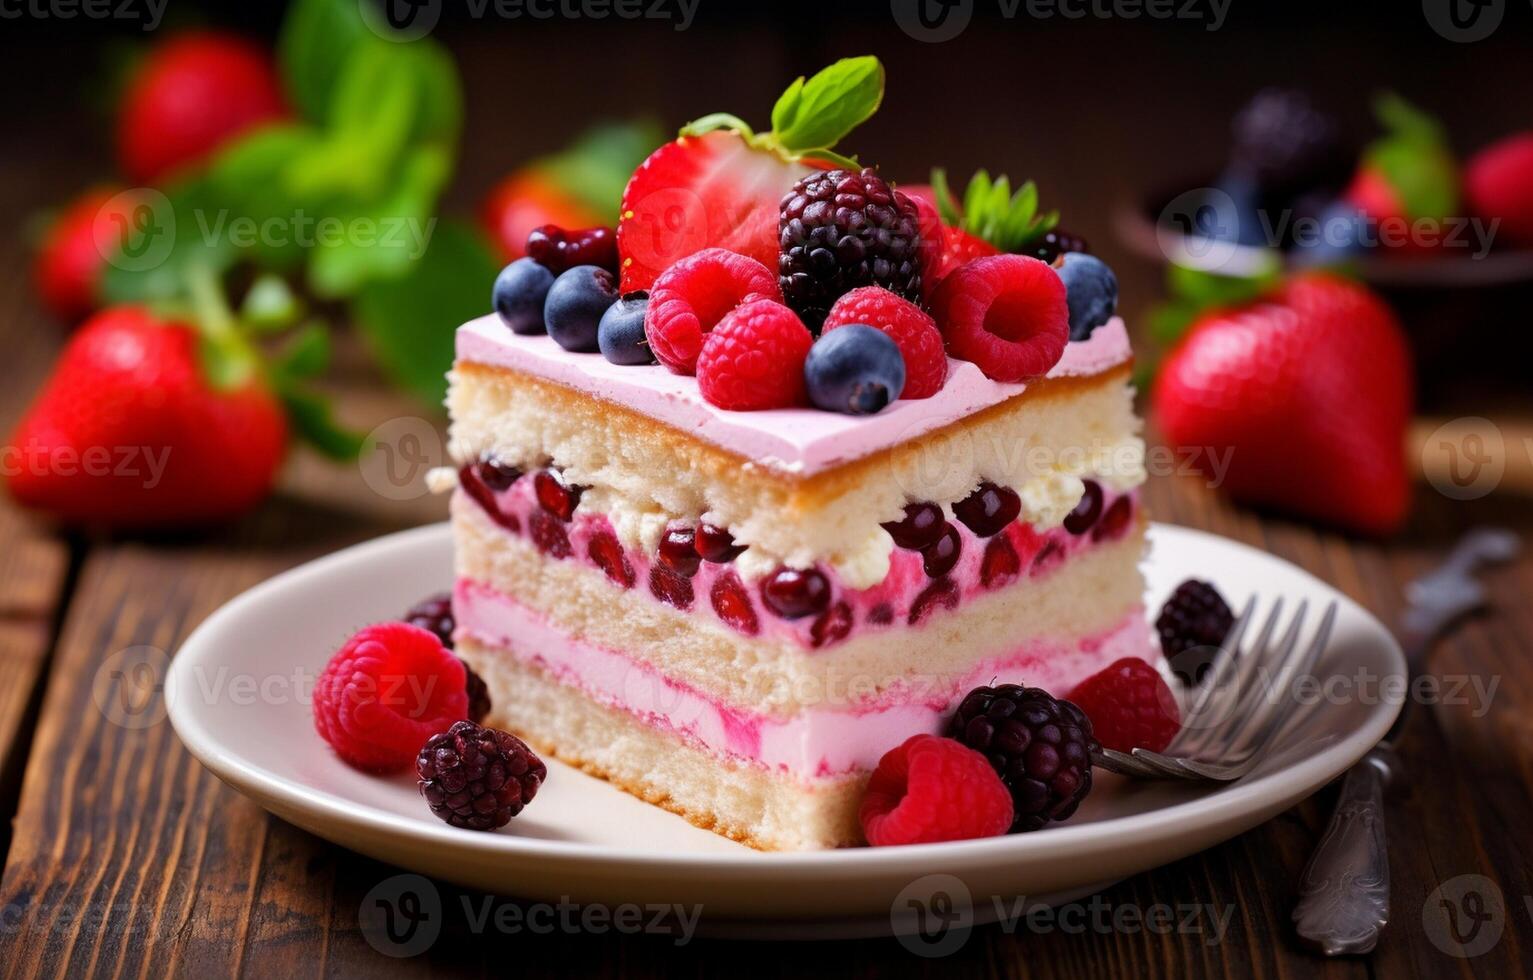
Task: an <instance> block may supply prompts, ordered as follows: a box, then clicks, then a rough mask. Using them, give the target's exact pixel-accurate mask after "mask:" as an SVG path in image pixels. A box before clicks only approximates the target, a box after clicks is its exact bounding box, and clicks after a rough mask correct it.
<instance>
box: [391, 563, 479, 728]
mask: <svg viewBox="0 0 1533 980" xmlns="http://www.w3.org/2000/svg"><path fill="white" fill-rule="evenodd" d="M404 621H405V622H406V623H409V624H410V625H411V626H419V627H420V628H421V629H423V630H425V631H426V632H428V633H430V634H431V635H432V636H435V637H436V638H437V639H439V640H441V641H442V646H444V647H446V648H447V649H449V650H451V649H452V633H453V630H454V629H455V628H456V627H457V620H456V619H455V618H454V617H453V614H452V594H451V593H449V592H439V593H437V594H436V595H434V596H431V597H430V598H427V599H422V600H421V601H420V602H417V603H416V604H415V605H413V606H411V607H410V611H409V612H407V613H405V616H404ZM463 675H464V679H465V682H466V690H467V693H468V717H469V720H470V721H483V720H484V719H485V717H486V716H487V715H489V713H490V689H489V687H488V686H487V685H486V684H485V683H484V678H482V677H480V676H479V675H478V674H476V673H474V668H472V667H470V666H469V665H468V663H467V662H466V661H465V662H464V663H463Z"/></svg>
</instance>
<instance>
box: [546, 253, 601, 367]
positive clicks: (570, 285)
mask: <svg viewBox="0 0 1533 980" xmlns="http://www.w3.org/2000/svg"><path fill="white" fill-rule="evenodd" d="M616 302H617V277H616V276H614V275H613V274H612V273H610V272H608V271H607V270H606V269H603V268H602V267H601V266H596V265H577V266H575V267H574V268H573V269H566V270H565V271H564V272H561V273H560V274H559V278H557V279H555V280H554V284H553V285H552V286H550V287H548V299H547V301H545V302H544V304H543V322H544V323H546V324H547V325H548V335H549V336H550V337H552V338H554V342H555V343H557V344H558V345H559V346H560V347H563V348H564V349H565V350H571V351H581V352H591V351H595V350H596V349H597V347H596V325H597V324H598V323H600V322H601V318H602V314H603V313H606V312H607V310H608V308H609V307H611V306H612V304H613V303H616Z"/></svg>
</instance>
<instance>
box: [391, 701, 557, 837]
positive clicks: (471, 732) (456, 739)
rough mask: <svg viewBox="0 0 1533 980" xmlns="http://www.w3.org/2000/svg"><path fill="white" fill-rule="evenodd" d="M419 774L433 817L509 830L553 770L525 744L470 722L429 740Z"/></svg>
mask: <svg viewBox="0 0 1533 980" xmlns="http://www.w3.org/2000/svg"><path fill="white" fill-rule="evenodd" d="M415 772H416V775H417V776H419V777H420V783H419V785H420V791H421V795H422V796H424V797H425V798H426V803H427V804H429V805H430V807H431V812H432V813H434V814H436V815H437V816H439V817H441V818H442V819H443V820H445V821H447V822H448V823H449V824H451V825H452V826H454V827H463V828H465V829H468V830H494V829H495V828H497V827H504V826H505V825H506V824H507V823H510V822H511V818H512V817H514V816H516V815H517V814H518V813H521V812H522V808H523V807H525V806H526V805H527V804H529V803H531V802H532V799H533V797H535V796H536V795H537V793H538V787H539V786H541V785H543V781H544V780H545V779H547V778H548V767H547V766H545V765H543V760H542V759H539V758H538V757H537V753H535V752H533V751H532V750H531V749H529V748H528V747H527V745H526V743H524V742H523V741H522V740H521V739H519V738H517V737H516V736H515V735H512V734H509V733H507V732H500V731H496V730H494V729H492V728H481V727H479V726H478V725H476V724H474V723H473V722H471V721H460V722H457V723H455V724H454V725H453V726H452V727H451V728H449V729H447V731H445V732H442V733H441V734H439V735H433V736H431V737H430V738H429V739H427V740H426V744H425V745H423V746H421V750H420V754H419V755H417V756H416V758H415Z"/></svg>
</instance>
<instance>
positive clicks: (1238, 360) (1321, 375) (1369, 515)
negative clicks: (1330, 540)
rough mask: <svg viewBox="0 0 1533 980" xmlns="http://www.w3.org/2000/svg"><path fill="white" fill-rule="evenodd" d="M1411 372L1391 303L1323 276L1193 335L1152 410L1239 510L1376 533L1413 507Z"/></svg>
mask: <svg viewBox="0 0 1533 980" xmlns="http://www.w3.org/2000/svg"><path fill="white" fill-rule="evenodd" d="M1411 402H1412V371H1411V363H1410V355H1409V352H1408V351H1407V348H1406V342H1405V337H1404V336H1403V334H1402V333H1401V331H1400V325H1399V323H1398V322H1397V321H1396V319H1395V316H1394V313H1393V312H1392V311H1391V310H1390V309H1389V307H1388V306H1386V305H1385V304H1384V302H1383V301H1382V300H1380V299H1379V298H1378V297H1376V296H1374V295H1373V294H1372V293H1370V292H1369V291H1368V290H1366V289H1365V288H1363V287H1362V286H1360V285H1357V284H1355V283H1353V282H1350V281H1348V280H1345V279H1341V278H1338V277H1334V276H1330V275H1326V274H1323V273H1312V274H1308V275H1303V276H1299V277H1297V278H1294V279H1291V280H1289V281H1288V282H1286V283H1284V284H1282V285H1280V286H1279V287H1277V288H1276V289H1275V290H1274V291H1273V292H1271V293H1269V294H1267V295H1265V296H1263V297H1262V298H1260V299H1258V300H1257V301H1256V302H1254V303H1251V304H1249V305H1247V306H1244V307H1240V308H1237V309H1222V310H1215V311H1213V312H1211V313H1208V314H1205V315H1204V316H1203V317H1202V318H1201V319H1199V320H1198V321H1197V322H1195V323H1194V324H1193V325H1192V327H1191V328H1190V329H1189V330H1188V332H1187V334H1186V336H1185V337H1183V339H1182V340H1181V342H1180V343H1179V344H1178V345H1177V346H1176V348H1175V349H1173V350H1172V351H1171V353H1170V354H1169V355H1168V357H1167V358H1166V361H1165V364H1164V365H1163V366H1162V368H1161V372H1160V376H1159V378H1158V379H1157V382H1156V385H1155V389H1154V394H1153V407H1154V412H1155V416H1156V419H1157V422H1158V424H1159V427H1160V430H1161V432H1162V433H1163V434H1164V435H1165V437H1166V440H1167V441H1168V442H1169V443H1171V444H1172V445H1173V446H1176V447H1183V448H1185V449H1186V450H1187V451H1189V452H1190V453H1192V458H1193V459H1195V460H1196V461H1197V463H1198V465H1199V466H1200V467H1201V468H1202V469H1203V471H1204V473H1205V475H1207V476H1208V477H1209V478H1210V480H1211V481H1212V480H1214V479H1217V478H1220V477H1222V484H1220V485H1222V487H1223V488H1224V489H1225V490H1226V491H1228V492H1229V494H1230V495H1231V496H1233V497H1235V498H1236V499H1238V500H1242V501H1245V502H1247V503H1252V504H1260V505H1268V506H1272V507H1276V508H1279V509H1282V510H1286V511H1289V512H1291V513H1295V514H1299V515H1303V516H1306V517H1311V518H1317V519H1319V520H1322V521H1327V522H1330V523H1334V524H1337V525H1340V526H1342V527H1345V528H1350V529H1353V530H1357V531H1362V532H1366V533H1373V534H1384V533H1388V532H1391V531H1394V530H1395V529H1397V528H1398V527H1399V526H1400V524H1401V523H1402V522H1403V521H1404V519H1405V515H1406V511H1407V510H1408V508H1409V506H1410V478H1409V475H1408V473H1407V470H1406V453H1405V432H1406V425H1407V423H1408V422H1409V418H1410V411H1411Z"/></svg>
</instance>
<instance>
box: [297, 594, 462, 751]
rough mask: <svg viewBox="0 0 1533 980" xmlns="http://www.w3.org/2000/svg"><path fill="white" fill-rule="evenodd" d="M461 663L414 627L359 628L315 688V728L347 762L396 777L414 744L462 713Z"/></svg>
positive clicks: (437, 730) (415, 746) (447, 724)
mask: <svg viewBox="0 0 1533 980" xmlns="http://www.w3.org/2000/svg"><path fill="white" fill-rule="evenodd" d="M466 685H467V680H466V678H465V675H464V670H463V662H462V661H460V660H459V659H458V658H457V657H455V656H453V655H452V653H451V652H449V651H448V650H447V648H446V647H444V646H442V643H441V641H440V640H438V639H437V638H436V637H435V636H433V635H432V634H431V633H430V632H428V631H426V630H424V629H421V628H420V627H419V626H411V625H409V624H407V623H379V624H378V625H376V626H369V627H367V628H365V629H363V630H360V631H358V632H357V633H356V634H355V635H353V636H352V637H351V639H349V640H347V641H346V643H345V645H344V646H342V647H341V649H340V650H339V651H337V652H336V654H335V656H334V657H331V658H330V662H329V663H328V664H326V665H325V669H324V670H323V671H322V672H321V673H320V675H319V680H318V681H317V682H316V683H315V685H314V727H315V728H316V729H317V730H318V731H319V734H320V737H321V738H323V739H324V740H325V741H326V742H328V743H329V744H330V747H331V748H333V749H335V753H336V755H339V756H340V757H341V758H342V759H344V760H345V761H346V762H348V763H350V764H351V765H353V766H356V767H357V768H358V769H362V770H366V771H368V772H378V773H385V772H395V771H397V770H400V769H403V768H405V767H406V766H408V765H409V764H410V760H411V759H413V758H415V753H416V752H418V751H419V750H420V747H421V744H422V743H423V742H425V741H426V739H428V738H430V737H431V736H432V735H435V734H437V733H438V732H442V731H445V730H446V729H447V727H448V726H449V725H451V724H452V723H453V722H455V721H461V720H462V719H464V718H466V717H467V716H468V694H467V692H466Z"/></svg>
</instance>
